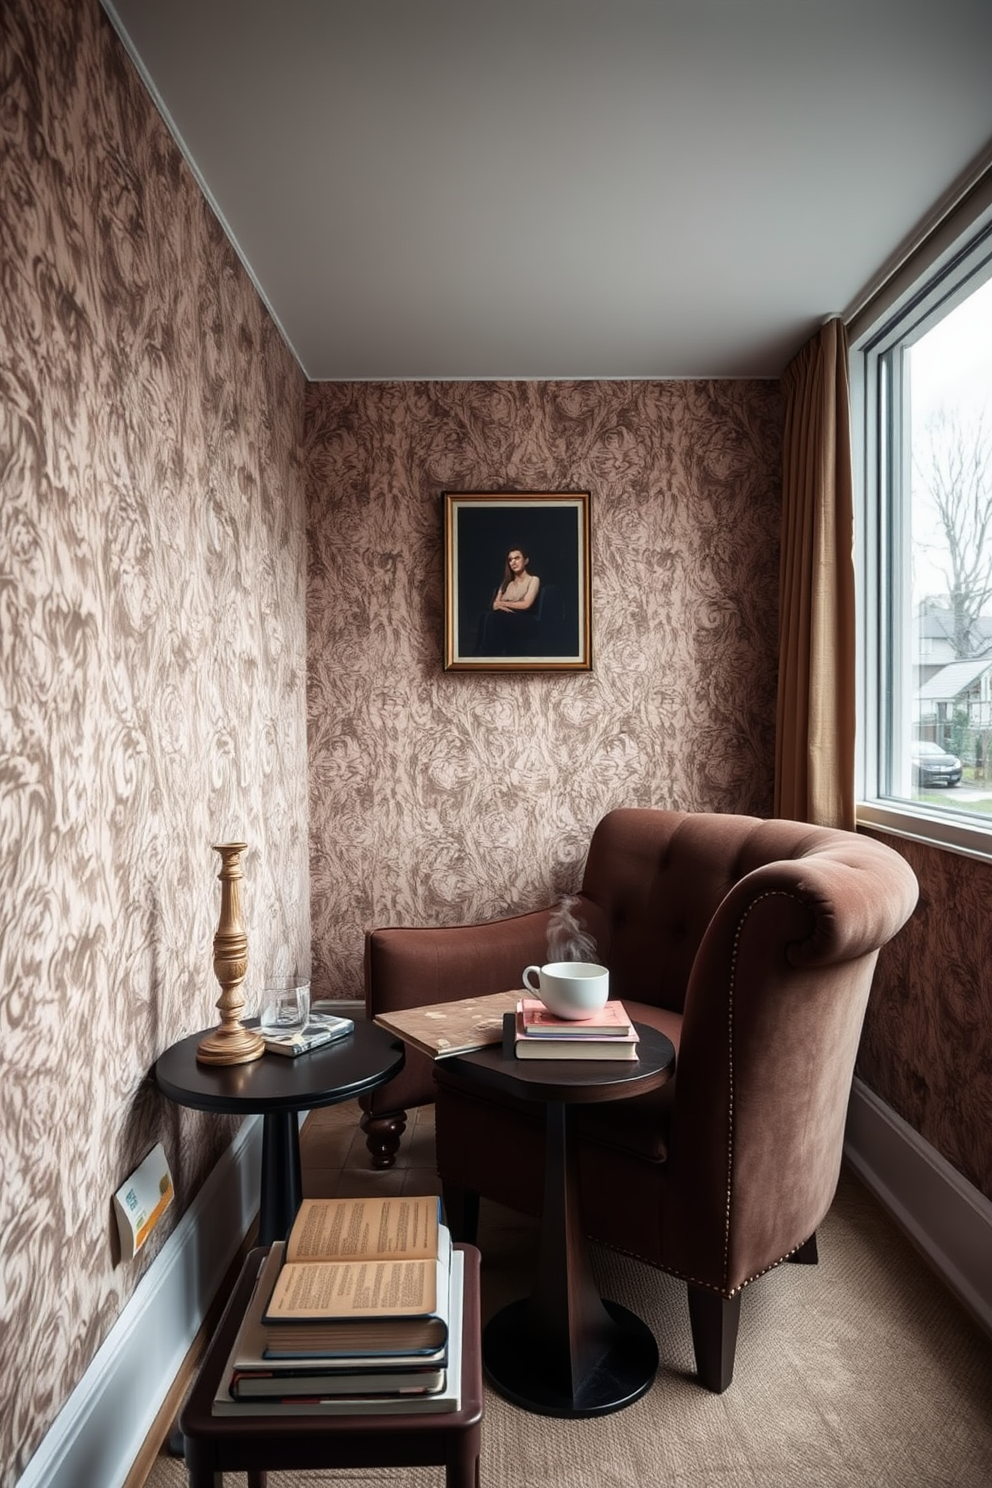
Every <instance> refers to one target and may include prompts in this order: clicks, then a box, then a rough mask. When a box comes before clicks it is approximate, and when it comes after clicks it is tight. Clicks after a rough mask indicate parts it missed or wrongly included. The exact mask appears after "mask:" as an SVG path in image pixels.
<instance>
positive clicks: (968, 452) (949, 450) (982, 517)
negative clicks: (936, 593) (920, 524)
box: [913, 408, 992, 658]
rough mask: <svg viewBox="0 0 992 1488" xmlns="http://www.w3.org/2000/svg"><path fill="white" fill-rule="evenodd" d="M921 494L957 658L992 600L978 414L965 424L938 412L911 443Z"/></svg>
mask: <svg viewBox="0 0 992 1488" xmlns="http://www.w3.org/2000/svg"><path fill="white" fill-rule="evenodd" d="M913 465H914V468H915V473H916V476H917V478H918V480H919V482H920V488H921V494H923V495H924V497H925V499H926V501H927V503H928V504H929V505H930V507H931V509H932V511H933V514H934V515H935V517H936V518H937V523H938V527H939V532H940V541H939V542H937V543H933V544H921V546H926V547H927V548H928V550H929V551H930V553H931V554H932V558H933V562H934V563H935V566H937V567H939V568H940V569H941V571H942V572H943V575H944V579H945V582H946V585H947V596H948V604H949V607H950V610H951V616H952V622H953V635H952V642H953V646H954V655H955V656H956V657H958V658H965V657H969V656H974V655H975V653H976V651H978V650H979V649H980V648H981V646H982V644H983V641H984V637H983V635H982V631H981V628H980V627H979V626H978V624H977V621H978V619H979V617H980V616H981V615H982V614H984V612H985V609H986V607H987V605H988V604H989V601H990V600H992V433H990V431H989V429H988V426H987V420H986V416H985V413H984V412H980V413H979V414H978V415H977V416H976V417H975V418H974V419H973V420H969V421H968V423H967V424H965V423H964V421H963V420H962V419H961V417H960V415H959V414H958V413H956V412H954V413H948V412H947V411H946V410H945V409H943V408H942V409H939V410H938V411H937V412H936V413H935V414H934V415H932V417H931V418H929V419H928V420H927V421H926V424H925V425H924V430H923V438H922V439H919V440H917V439H914V441H913Z"/></svg>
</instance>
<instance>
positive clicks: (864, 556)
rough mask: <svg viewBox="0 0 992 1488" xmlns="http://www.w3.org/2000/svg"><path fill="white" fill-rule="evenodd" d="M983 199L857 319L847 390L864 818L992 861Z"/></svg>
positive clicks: (987, 216) (991, 459)
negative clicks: (852, 466)
mask: <svg viewBox="0 0 992 1488" xmlns="http://www.w3.org/2000/svg"><path fill="white" fill-rule="evenodd" d="M985 196H986V199H985V201H984V202H983V203H979V207H980V209H979V210H977V211H974V212H973V213H972V214H971V215H970V221H969V222H968V223H967V226H966V228H960V223H959V224H958V226H959V229H960V230H959V231H958V232H957V233H956V235H953V236H951V235H949V234H948V232H947V231H946V230H945V232H944V234H943V242H942V245H940V244H939V245H937V247H934V246H933V245H931V247H930V249H929V251H928V252H927V253H923V254H921V255H920V261H919V262H918V263H917V264H915V265H914V264H913V262H912V261H911V262H910V264H909V265H908V266H907V267H906V268H905V269H904V270H903V272H902V275H901V278H900V281H899V284H898V286H897V290H896V291H895V292H892V293H890V294H889V296H888V300H887V302H884V298H883V303H881V304H880V305H879V306H878V307H877V309H876V310H875V311H874V312H871V311H870V312H869V313H868V314H866V315H862V316H861V317H860V318H859V319H858V320H856V321H855V322H854V323H853V324H852V326H851V392H852V413H853V422H852V438H853V446H854V451H855V481H856V493H857V512H858V524H857V535H856V544H857V561H858V627H859V630H858V633H859V645H858V652H859V655H858V663H859V679H858V762H857V763H858V781H857V788H858V799H859V805H858V819H859V821H862V822H866V823H872V824H874V825H877V826H881V827H884V828H886V829H887V830H890V831H894V832H897V833H902V834H905V835H910V836H914V837H919V838H921V839H924V840H927V841H931V842H934V843H937V844H939V845H943V846H947V847H951V848H956V849H958V850H960V851H964V852H969V853H975V854H978V855H981V856H983V857H984V856H989V857H992V200H990V198H992V187H990V185H989V183H988V182H986V192H985ZM914 268H915V269H916V270H917V272H915V273H914V272H913V270H914Z"/></svg>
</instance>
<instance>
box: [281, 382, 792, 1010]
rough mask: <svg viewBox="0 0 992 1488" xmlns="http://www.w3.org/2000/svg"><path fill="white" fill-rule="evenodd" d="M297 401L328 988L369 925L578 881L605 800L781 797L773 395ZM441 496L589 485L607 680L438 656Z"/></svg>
mask: <svg viewBox="0 0 992 1488" xmlns="http://www.w3.org/2000/svg"><path fill="white" fill-rule="evenodd" d="M307 396H308V416H307V455H306V463H307V479H308V487H309V523H310V531H309V562H310V570H309V582H308V596H307V612H308V635H309V640H308V645H309V663H308V688H309V702H308V712H309V749H310V813H311V837H312V848H311V892H312V916H313V934H314V977H315V986H316V987H317V988H318V989H319V990H320V991H323V992H325V993H329V994H331V995H347V996H359V995H360V994H361V952H362V937H363V930H364V928H365V927H366V926H368V925H371V924H383V923H403V924H416V923H422V922H435V923H436V922H449V923H450V922H453V921H459V920H473V919H478V918H484V917H488V916H492V915H498V914H501V913H505V912H508V911H512V910H516V909H523V908H530V907H534V906H536V905H540V904H544V903H547V902H549V900H550V899H552V898H554V897H555V896H556V895H558V894H560V893H563V892H567V891H568V890H570V889H572V888H573V887H574V886H575V885H576V882H577V878H578V875H579V874H580V872H581V867H582V863H583V861H584V858H585V851H586V847H587V845H588V841H589V836H590V834H591V831H592V829H593V827H594V826H595V824H596V822H597V821H598V820H599V818H600V817H601V816H602V815H603V814H604V813H605V812H606V811H608V810H609V809H610V808H612V807H613V806H618V805H641V806H648V805H657V806H666V805H670V806H676V807H680V808H689V809H693V808H694V809H698V810H714V811H743V812H753V813H755V814H756V815H762V814H764V815H767V814H768V813H769V812H770V810H771V800H772V768H773V760H774V744H773V739H774V719H775V686H776V655H777V643H778V642H777V625H778V602H777V594H778V541H779V520H780V461H781V408H780V400H779V390H778V385H777V384H776V383H770V382H757V381H751V382H748V381H740V382H729V381H728V382H691V383H689V382H659V383H623V382H619V383H618V382H592V381H591V382H581V383H478V382H475V383H473V382H467V383H429V384H427V383H420V384H414V383H411V384H367V385H366V384H352V385H331V384H316V385H312V386H311V387H310V388H309V389H308V395H307ZM446 489H453V490H458V491H487V490H506V489H509V490H527V491H542V490H554V491H564V490H588V491H589V492H590V493H591V515H592V626H593V665H594V671H593V672H592V673H591V674H589V673H580V674H561V673H558V674H555V673H546V674H541V673H536V674H520V673H516V674H513V673H511V674H507V673H501V674H489V675H486V674H479V673H445V672H444V671H443V670H442V657H443V644H442V637H443V614H442V609H443V534H442V499H441V493H442V492H443V491H444V490H446ZM500 563H501V560H500ZM497 577H498V575H497Z"/></svg>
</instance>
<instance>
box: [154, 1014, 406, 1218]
mask: <svg viewBox="0 0 992 1488" xmlns="http://www.w3.org/2000/svg"><path fill="white" fill-rule="evenodd" d="M208 1031H209V1030H207V1029H201V1031H200V1032H199V1033H193V1034H190V1035H189V1037H188V1038H184V1039H180V1041H179V1042H178V1043H176V1044H173V1045H172V1047H171V1048H169V1049H166V1050H165V1053H164V1054H161V1055H160V1056H159V1058H158V1059H157V1060H156V1062H155V1080H156V1083H157V1084H158V1088H159V1089H160V1090H161V1092H162V1094H163V1095H165V1096H167V1097H168V1098H169V1100H171V1101H175V1102H176V1103H177V1105H181V1106H191V1107H192V1108H193V1109H194V1110H197V1111H220V1112H224V1113H225V1114H226V1115H229V1116H250V1115H257V1114H259V1113H260V1114H261V1115H262V1118H263V1122H262V1180H261V1193H260V1202H259V1219H258V1224H259V1235H258V1243H259V1245H270V1244H271V1243H272V1241H273V1240H284V1239H285V1238H286V1235H287V1234H288V1233H289V1229H290V1226H291V1225H292V1223H293V1220H294V1219H295V1217H296V1211H297V1210H298V1209H299V1207H300V1200H301V1199H302V1197H303V1183H302V1177H301V1172H300V1128H299V1113H300V1111H308V1110H312V1109H314V1108H315V1107H318V1106H334V1105H337V1104H338V1102H339V1101H346V1100H351V1099H352V1098H353V1097H354V1096H357V1095H362V1094H364V1092H365V1091H366V1090H374V1089H375V1088H376V1086H378V1085H385V1083H386V1081H387V1080H391V1079H392V1078H393V1076H394V1075H396V1074H398V1073H399V1071H400V1070H401V1069H402V1067H403V1059H404V1052H403V1045H402V1043H401V1042H400V1041H399V1040H398V1039H396V1038H394V1037H393V1036H392V1035H391V1034H388V1033H386V1032H385V1031H384V1030H383V1029H381V1028H377V1027H376V1025H375V1024H374V1023H366V1022H363V1021H360V1020H359V1021H356V1023H355V1031H354V1033H349V1034H347V1035H346V1036H345V1037H344V1038H342V1039H336V1040H335V1041H334V1042H333V1043H330V1044H324V1045H323V1046H322V1047H321V1048H319V1049H312V1050H311V1051H310V1052H309V1053H308V1054H298V1055H297V1056H296V1057H295V1058H293V1059H288V1058H286V1057H284V1056H283V1055H281V1054H263V1055H262V1057H261V1059H256V1060H254V1061H253V1062H252V1063H250V1064H229V1065H217V1064H201V1063H198V1061H197V1058H196V1049H197V1045H198V1044H199V1042H200V1040H201V1039H202V1037H203V1035H204V1033H206V1032H208Z"/></svg>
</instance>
